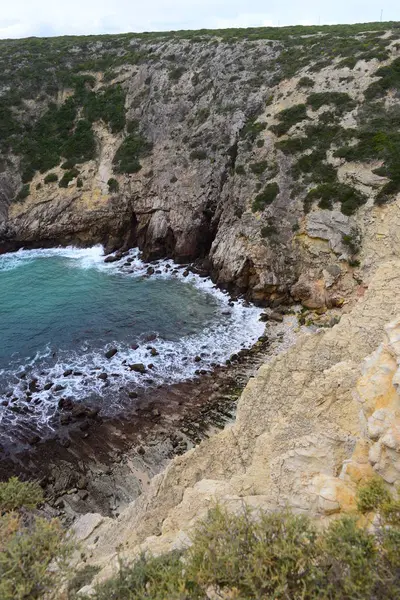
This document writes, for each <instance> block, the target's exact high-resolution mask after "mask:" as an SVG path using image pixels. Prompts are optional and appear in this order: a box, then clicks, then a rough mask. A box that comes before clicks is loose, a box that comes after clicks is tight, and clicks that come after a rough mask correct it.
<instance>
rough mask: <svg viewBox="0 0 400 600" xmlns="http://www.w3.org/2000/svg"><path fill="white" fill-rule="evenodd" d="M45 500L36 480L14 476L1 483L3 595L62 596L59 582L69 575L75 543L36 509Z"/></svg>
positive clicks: (26, 599) (19, 598)
mask: <svg viewBox="0 0 400 600" xmlns="http://www.w3.org/2000/svg"><path fill="white" fill-rule="evenodd" d="M42 502H43V493H42V490H41V488H40V486H39V485H38V484H37V483H22V482H20V481H18V479H16V478H11V479H10V480H9V481H8V482H6V483H0V598H1V599H2V600H39V599H43V598H44V597H46V599H49V600H50V599H54V600H56V599H57V598H59V597H60V596H59V589H60V585H61V584H62V583H63V582H65V581H66V580H67V577H68V576H69V575H70V571H69V568H68V563H69V561H70V559H71V556H72V552H73V549H74V544H73V541H72V539H67V537H66V534H65V531H64V530H63V529H62V527H61V524H60V523H59V521H58V520H56V519H50V520H48V519H45V518H43V517H41V516H39V515H38V514H37V513H36V511H35V509H36V507H37V506H38V505H39V504H40V503H42Z"/></svg>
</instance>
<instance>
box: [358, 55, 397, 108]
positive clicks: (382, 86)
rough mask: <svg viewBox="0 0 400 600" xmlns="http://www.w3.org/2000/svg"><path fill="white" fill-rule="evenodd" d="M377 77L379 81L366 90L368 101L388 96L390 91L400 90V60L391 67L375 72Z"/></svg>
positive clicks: (392, 63)
mask: <svg viewBox="0 0 400 600" xmlns="http://www.w3.org/2000/svg"><path fill="white" fill-rule="evenodd" d="M375 76H376V77H379V78H380V79H379V81H375V82H374V83H371V85H370V86H369V87H368V88H367V89H366V90H365V92H364V95H365V98H366V99H367V100H373V99H375V98H381V97H383V96H385V95H386V94H387V92H388V91H389V90H390V89H393V90H396V91H399V90H400V58H396V59H395V60H393V61H392V62H391V63H390V65H387V66H386V67H381V68H380V69H378V70H377V71H375Z"/></svg>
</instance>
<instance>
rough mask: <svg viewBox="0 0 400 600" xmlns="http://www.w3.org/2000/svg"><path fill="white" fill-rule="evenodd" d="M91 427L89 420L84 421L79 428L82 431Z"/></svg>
mask: <svg viewBox="0 0 400 600" xmlns="http://www.w3.org/2000/svg"><path fill="white" fill-rule="evenodd" d="M89 427H90V423H89V421H84V422H83V423H81V424H80V425H79V429H80V430H81V431H87V430H88V429H89Z"/></svg>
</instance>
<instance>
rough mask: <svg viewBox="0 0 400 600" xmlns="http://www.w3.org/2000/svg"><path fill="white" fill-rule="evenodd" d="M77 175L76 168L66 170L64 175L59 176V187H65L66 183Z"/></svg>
mask: <svg viewBox="0 0 400 600" xmlns="http://www.w3.org/2000/svg"><path fill="white" fill-rule="evenodd" d="M78 175H79V171H78V169H71V170H70V171H66V172H65V173H64V175H63V176H62V177H61V179H60V181H59V183H58V185H59V187H61V188H67V187H68V184H69V183H70V182H71V181H72V180H73V179H75V177H77V176H78Z"/></svg>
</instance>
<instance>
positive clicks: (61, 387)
mask: <svg viewBox="0 0 400 600" xmlns="http://www.w3.org/2000/svg"><path fill="white" fill-rule="evenodd" d="M63 389H65V386H63V385H61V384H60V383H58V384H57V385H56V386H55V387H54V391H55V392H61V391H62V390H63Z"/></svg>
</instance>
